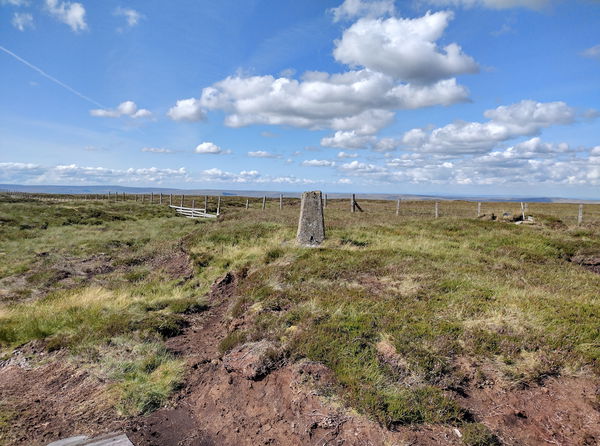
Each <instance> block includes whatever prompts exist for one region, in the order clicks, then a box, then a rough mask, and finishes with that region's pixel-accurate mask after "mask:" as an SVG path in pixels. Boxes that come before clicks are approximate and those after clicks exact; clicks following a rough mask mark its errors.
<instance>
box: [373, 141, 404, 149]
mask: <svg viewBox="0 0 600 446" xmlns="http://www.w3.org/2000/svg"><path fill="white" fill-rule="evenodd" d="M400 144H401V141H399V140H397V139H395V138H381V139H380V140H378V141H377V142H376V143H375V145H374V147H373V150H374V151H375V152H391V151H392V150H396V149H397V148H398V146H399V145H400Z"/></svg>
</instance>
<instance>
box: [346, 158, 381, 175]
mask: <svg viewBox="0 0 600 446" xmlns="http://www.w3.org/2000/svg"><path fill="white" fill-rule="evenodd" d="M339 169H340V170H341V171H343V172H346V173H353V174H355V175H356V174H372V173H384V172H385V170H386V169H385V168H384V167H382V166H377V165H375V164H370V163H361V162H360V161H351V162H349V163H344V164H342V165H341V166H339Z"/></svg>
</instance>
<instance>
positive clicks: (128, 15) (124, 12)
mask: <svg viewBox="0 0 600 446" xmlns="http://www.w3.org/2000/svg"><path fill="white" fill-rule="evenodd" d="M114 14H115V15H116V16H121V17H125V20H126V21H127V26H129V27H130V28H133V27H134V26H136V25H137V24H138V23H139V21H140V19H141V18H142V17H143V15H142V14H140V13H139V12H138V11H136V10H135V9H131V8H122V7H120V6H119V7H117V9H115V12H114Z"/></svg>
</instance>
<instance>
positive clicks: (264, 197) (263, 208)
mask: <svg viewBox="0 0 600 446" xmlns="http://www.w3.org/2000/svg"><path fill="white" fill-rule="evenodd" d="M266 204H267V196H266V195H264V196H263V202H262V210H263V211H264V210H265V206H266Z"/></svg>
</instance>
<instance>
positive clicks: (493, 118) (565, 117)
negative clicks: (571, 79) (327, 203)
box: [402, 100, 576, 154]
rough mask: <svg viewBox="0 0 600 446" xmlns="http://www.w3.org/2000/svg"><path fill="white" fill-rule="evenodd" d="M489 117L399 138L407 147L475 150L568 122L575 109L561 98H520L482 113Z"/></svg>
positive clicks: (458, 151)
mask: <svg viewBox="0 0 600 446" xmlns="http://www.w3.org/2000/svg"><path fill="white" fill-rule="evenodd" d="M484 116H485V117H486V118H489V119H490V121H488V122H484V123H480V122H463V121H457V122H454V123H452V124H448V125H446V126H444V127H440V128H436V129H433V130H431V131H426V130H423V129H419V128H415V129H412V130H409V131H407V132H406V133H405V134H404V136H403V139H402V142H403V143H404V144H405V145H406V146H408V147H409V148H410V150H414V151H419V152H431V153H446V154H478V153H484V152H487V151H489V150H490V149H492V148H493V147H494V146H495V145H496V144H498V143H499V142H502V141H506V140H509V139H512V138H516V137H519V136H531V135H535V134H537V133H539V132H540V130H542V129H543V128H547V127H550V126H553V125H559V124H570V123H572V122H573V121H574V120H575V117H576V112H575V109H573V108H572V107H569V106H568V105H567V104H565V103H564V102H546V103H542V102H535V101H532V100H523V101H521V102H518V103H516V104H512V105H509V106H500V107H498V108H495V109H493V110H487V111H486V112H485V113H484Z"/></svg>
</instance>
